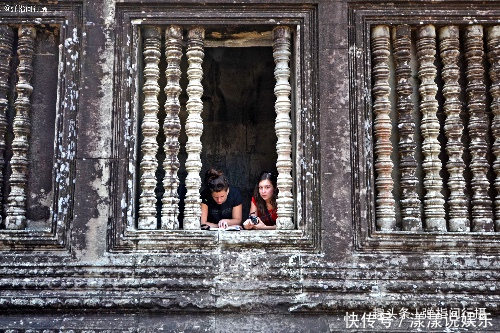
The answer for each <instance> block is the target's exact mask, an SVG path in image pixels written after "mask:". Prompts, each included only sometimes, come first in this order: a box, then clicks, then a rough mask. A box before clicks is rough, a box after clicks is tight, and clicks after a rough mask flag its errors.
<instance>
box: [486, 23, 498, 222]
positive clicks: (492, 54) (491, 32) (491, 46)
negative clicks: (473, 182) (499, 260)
mask: <svg viewBox="0 0 500 333" xmlns="http://www.w3.org/2000/svg"><path fill="white" fill-rule="evenodd" d="M488 59H489V61H490V64H491V67H490V78H491V87H490V94H491V112H492V113H493V122H492V124H491V131H492V134H493V139H494V142H493V147H492V151H493V155H494V156H495V161H494V162H493V171H495V174H496V178H495V190H496V192H497V196H496V198H495V230H496V231H497V232H500V26H498V25H497V26H494V27H491V28H489V29H488Z"/></svg>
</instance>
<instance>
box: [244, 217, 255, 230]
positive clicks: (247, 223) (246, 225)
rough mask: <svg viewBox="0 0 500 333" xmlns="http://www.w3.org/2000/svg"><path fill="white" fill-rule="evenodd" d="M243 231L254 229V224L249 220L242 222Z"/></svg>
mask: <svg viewBox="0 0 500 333" xmlns="http://www.w3.org/2000/svg"><path fill="white" fill-rule="evenodd" d="M243 229H245V230H252V229H255V224H253V223H252V221H251V220H250V219H247V220H246V221H245V222H243Z"/></svg>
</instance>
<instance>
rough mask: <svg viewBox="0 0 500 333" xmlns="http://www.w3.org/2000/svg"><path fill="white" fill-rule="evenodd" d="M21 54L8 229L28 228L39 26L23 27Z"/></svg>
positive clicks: (17, 86) (20, 36)
mask: <svg viewBox="0 0 500 333" xmlns="http://www.w3.org/2000/svg"><path fill="white" fill-rule="evenodd" d="M18 35H19V42H18V48H17V54H18V57H19V66H18V67H17V76H18V81H17V84H16V93H17V98H16V101H15V102H14V105H15V108H16V115H15V117H14V122H13V131H14V139H13V141H12V159H11V161H10V165H11V169H12V174H11V176H10V193H9V196H8V199H7V201H8V209H7V219H6V221H5V227H6V228H7V229H24V228H25V227H26V183H27V181H28V174H29V170H28V151H29V137H30V133H31V121H30V112H31V102H30V97H31V93H32V92H33V86H32V85H31V77H32V76H33V65H32V64H33V58H34V55H35V37H36V30H35V28H33V27H30V26H20V27H19V32H18Z"/></svg>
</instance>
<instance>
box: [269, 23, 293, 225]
mask: <svg viewBox="0 0 500 333" xmlns="http://www.w3.org/2000/svg"><path fill="white" fill-rule="evenodd" d="M290 38H291V33H290V28H289V27H277V28H274V29H273V56H274V62H275V64H276V67H275V69H274V77H275V79H276V86H275V87H274V94H275V95H276V103H275V105H274V108H275V110H276V124H275V126H274V128H275V130H276V136H277V137H278V142H277V143H276V152H277V154H278V161H277V163H276V168H277V169H278V180H277V183H278V188H279V194H278V198H277V199H276V204H277V205H278V220H277V221H276V228H277V229H293V228H294V222H293V196H292V185H293V179H292V166H293V163H292V142H291V141H290V136H291V134H292V121H291V119H290V112H291V110H292V103H291V101H290V93H291V91H292V88H291V85H290V66H289V61H290V54H291V53H290Z"/></svg>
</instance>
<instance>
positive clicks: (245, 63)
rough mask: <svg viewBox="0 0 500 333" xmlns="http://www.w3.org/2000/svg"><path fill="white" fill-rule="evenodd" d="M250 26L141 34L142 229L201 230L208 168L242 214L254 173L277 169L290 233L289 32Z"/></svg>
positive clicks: (158, 30)
mask: <svg viewBox="0 0 500 333" xmlns="http://www.w3.org/2000/svg"><path fill="white" fill-rule="evenodd" d="M254 28H255V27H252V28H248V27H246V28H244V29H243V28H241V27H240V28H238V27H226V28H223V29H222V28H221V27H204V28H203V29H202V28H198V27H196V28H191V29H188V28H182V27H179V26H169V27H151V26H147V27H143V28H142V32H141V33H142V37H143V45H142V53H143V57H142V59H143V60H142V61H143V63H142V64H140V65H142V68H143V75H142V77H141V78H140V81H142V82H140V84H141V86H142V96H141V103H140V104H141V105H142V107H141V110H140V115H139V123H140V125H139V128H138V133H139V137H140V142H139V146H138V156H139V158H138V166H139V170H141V172H140V175H139V176H138V177H137V179H136V181H137V188H138V189H139V196H138V197H137V207H138V218H137V223H138V228H139V229H178V228H181V229H198V228H199V216H200V212H199V207H200V198H199V196H200V189H201V188H202V185H201V177H200V174H203V173H204V172H205V171H206V170H207V169H208V168H210V167H216V168H221V169H222V170H223V171H224V172H225V174H226V175H227V176H228V178H229V180H230V183H231V186H236V187H239V188H240V190H241V191H242V194H243V195H244V210H243V214H244V216H245V214H248V210H249V203H250V199H251V195H252V193H253V188H254V186H255V179H256V178H257V175H258V174H259V173H260V171H262V170H270V171H276V170H278V171H279V169H280V168H281V171H282V172H280V177H281V179H280V177H279V178H278V186H280V181H281V187H280V191H281V192H280V193H283V194H282V195H281V200H282V203H281V205H280V203H279V201H278V206H279V207H280V213H281V212H283V214H282V215H283V218H282V224H283V226H282V228H288V229H291V228H293V220H292V217H293V207H294V201H293V198H292V197H291V193H292V192H291V190H292V185H293V182H292V178H291V177H292V176H291V172H292V159H291V154H292V143H291V130H292V123H291V120H290V113H291V99H290V98H291V97H290V95H291V85H290V74H291V73H290V72H291V71H290V57H291V45H290V44H291V42H290V41H291V32H290V30H289V28H287V27H280V28H279V29H275V30H274V33H273V31H272V27H269V26H266V27H256V28H255V29H254ZM273 36H274V41H273ZM139 58H141V57H139ZM277 143H278V146H277ZM282 188H283V190H281V189H282ZM287 206H289V208H287ZM281 207H282V208H281ZM280 217H281V215H280Z"/></svg>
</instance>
